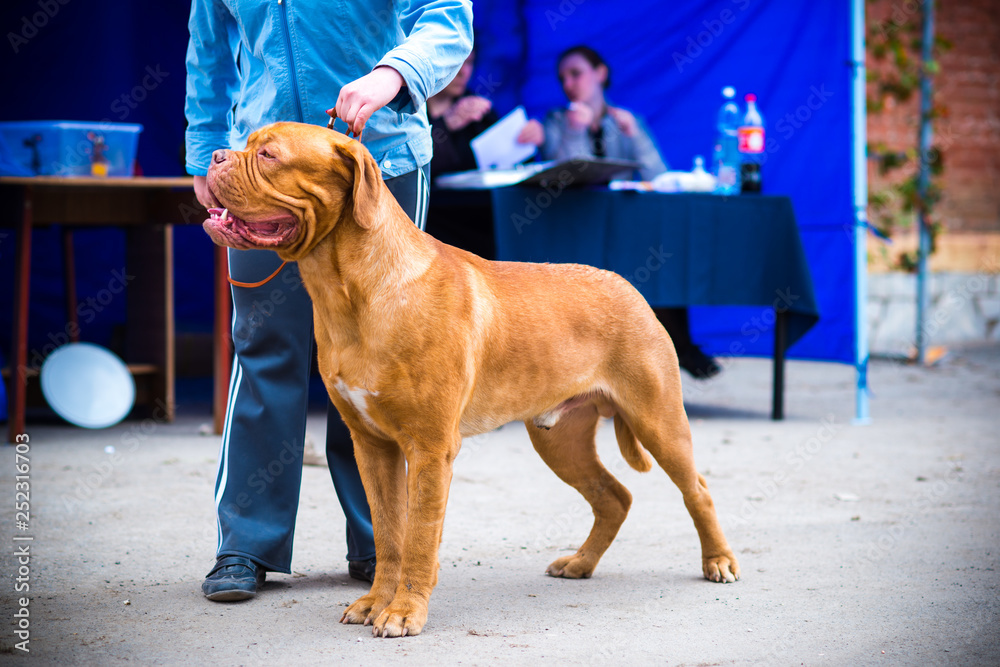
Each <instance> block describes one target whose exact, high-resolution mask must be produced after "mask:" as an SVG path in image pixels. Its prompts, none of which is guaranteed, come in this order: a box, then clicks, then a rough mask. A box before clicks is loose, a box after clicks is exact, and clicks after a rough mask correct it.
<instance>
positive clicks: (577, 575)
mask: <svg viewBox="0 0 1000 667" xmlns="http://www.w3.org/2000/svg"><path fill="white" fill-rule="evenodd" d="M596 567H597V562H596V561H593V559H590V558H587V557H586V556H584V555H581V554H580V552H576V553H575V554H573V555H572V556H564V557H562V558H557V559H556V560H554V561H552V564H551V565H549V567H548V568H547V569H546V570H545V574H547V575H549V576H550V577H565V578H566V579H589V578H590V575H592V574H593V573H594V568H596Z"/></svg>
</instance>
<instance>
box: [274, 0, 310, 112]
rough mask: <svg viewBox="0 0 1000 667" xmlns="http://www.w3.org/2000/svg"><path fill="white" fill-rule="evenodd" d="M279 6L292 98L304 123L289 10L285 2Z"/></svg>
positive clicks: (280, 2)
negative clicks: (290, 30) (289, 22)
mask: <svg viewBox="0 0 1000 667" xmlns="http://www.w3.org/2000/svg"><path fill="white" fill-rule="evenodd" d="M278 4H279V5H281V29H282V32H283V33H284V35H285V51H286V52H287V53H288V73H289V75H290V78H291V80H292V96H293V97H294V98H295V111H296V112H297V113H298V114H299V118H298V121H299V122H300V123H304V122H305V119H304V117H303V115H302V100H301V98H300V97H299V78H298V75H296V73H295V60H294V59H293V57H292V36H291V34H290V33H289V32H288V8H287V7H286V6H285V0H278Z"/></svg>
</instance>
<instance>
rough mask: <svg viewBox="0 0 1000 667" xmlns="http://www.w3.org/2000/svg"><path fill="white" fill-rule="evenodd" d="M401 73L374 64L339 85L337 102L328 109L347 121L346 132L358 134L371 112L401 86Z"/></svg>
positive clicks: (389, 99) (356, 135) (396, 93)
mask: <svg viewBox="0 0 1000 667" xmlns="http://www.w3.org/2000/svg"><path fill="white" fill-rule="evenodd" d="M404 83H405V82H404V81H403V76H402V75H401V74H400V73H399V72H397V71H396V70H394V69H393V68H391V67H376V68H375V69H374V70H372V71H371V72H369V73H368V74H366V75H364V76H363V77H361V78H360V79H355V80H354V81H352V82H350V83H349V84H347V85H346V86H344V87H343V88H341V89H340V95H339V96H338V97H337V104H336V106H335V107H334V108H333V109H328V110H327V113H328V114H330V115H331V116H332V117H334V118H340V119H341V120H343V121H344V122H345V123H347V132H348V134H350V133H352V132H353V133H354V136H355V137H360V136H361V131H362V130H364V129H365V123H367V122H368V119H369V118H371V117H372V114H373V113H375V112H376V111H378V110H379V109H381V108H382V107H384V106H385V105H386V104H388V103H389V102H391V101H392V99H393V98H394V97H396V95H398V94H399V90H400V89H401V88H402V87H403V84H404Z"/></svg>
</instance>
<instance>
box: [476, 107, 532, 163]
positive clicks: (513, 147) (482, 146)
mask: <svg viewBox="0 0 1000 667" xmlns="http://www.w3.org/2000/svg"><path fill="white" fill-rule="evenodd" d="M527 124H528V114H527V113H526V112H525V110H524V107H517V108H515V109H514V110H513V111H511V112H510V113H509V114H507V115H506V116H504V117H503V118H501V119H500V120H498V121H497V122H496V123H494V124H493V125H492V126H491V127H490V128H489V129H487V130H486V131H485V132H483V133H482V134H480V135H479V136H478V137H476V138H475V139H473V140H472V141H471V142H470V145H471V146H472V152H473V153H474V154H475V156H476V164H477V165H479V168H480V169H511V168H513V167H514V165H516V164H517V163H518V162H522V161H524V160H527V159H528V158H529V157H531V156H532V155H534V154H535V146H533V145H532V144H519V143H517V135H519V134H520V133H521V130H522V129H523V128H524V126H525V125H527Z"/></svg>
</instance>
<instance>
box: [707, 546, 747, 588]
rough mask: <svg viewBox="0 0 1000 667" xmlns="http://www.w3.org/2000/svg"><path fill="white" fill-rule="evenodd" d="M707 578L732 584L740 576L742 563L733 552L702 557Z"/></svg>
mask: <svg viewBox="0 0 1000 667" xmlns="http://www.w3.org/2000/svg"><path fill="white" fill-rule="evenodd" d="M702 570H703V571H704V573H705V578H706V579H708V580H709V581H715V582H717V583H720V584H722V583H725V584H732V583H735V582H736V581H737V580H738V579H739V578H740V564H739V563H738V562H736V556H734V555H733V554H732V552H730V553H728V554H726V555H724V556H715V557H714V558H703V559H702Z"/></svg>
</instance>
